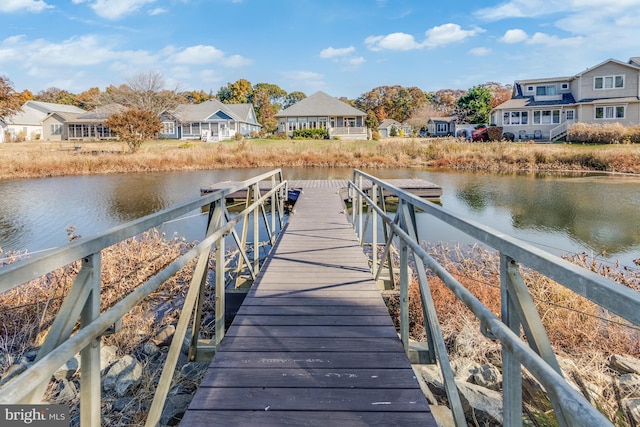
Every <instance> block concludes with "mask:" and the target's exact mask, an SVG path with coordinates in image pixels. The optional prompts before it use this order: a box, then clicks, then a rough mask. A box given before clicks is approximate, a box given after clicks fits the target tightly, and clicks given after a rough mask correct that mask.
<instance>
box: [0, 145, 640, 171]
mask: <svg viewBox="0 0 640 427" xmlns="http://www.w3.org/2000/svg"><path fill="white" fill-rule="evenodd" d="M75 147H80V148H77V149H76V148H75ZM0 160H1V163H2V167H1V168H0V181H5V180H12V179H26V178H47V177H58V176H69V175H95V174H110V173H127V172H169V171H189V170H216V169H231V168H280V167H301V168H302V167H322V168H329V167H348V168H379V169H393V168H438V169H450V170H458V171H471V172H493V173H495V172H504V173H514V172H527V173H535V172H552V173H553V172H601V173H615V174H626V175H633V176H635V175H638V174H640V145H631V144H629V145H597V146H587V145H581V144H580V145H578V144H523V143H505V142H489V143H468V142H464V141H461V140H459V139H455V138H389V139H385V140H381V141H325V140H242V141H224V142H221V143H203V142H200V141H168V140H163V141H151V142H146V143H145V144H143V145H142V147H141V149H140V151H139V152H137V153H135V154H129V153H127V152H126V148H125V146H124V144H122V143H119V142H82V143H80V144H72V143H69V142H67V141H65V142H60V141H57V142H56V141H44V142H40V141H28V142H20V143H3V144H0Z"/></svg>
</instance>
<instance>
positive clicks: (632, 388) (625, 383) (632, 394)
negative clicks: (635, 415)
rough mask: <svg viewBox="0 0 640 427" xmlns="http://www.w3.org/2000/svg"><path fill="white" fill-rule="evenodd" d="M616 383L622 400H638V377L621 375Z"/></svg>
mask: <svg viewBox="0 0 640 427" xmlns="http://www.w3.org/2000/svg"><path fill="white" fill-rule="evenodd" d="M616 382H617V384H618V388H619V390H620V397H621V398H622V399H629V398H640V375H637V374H622V375H620V377H619V378H617V379H616Z"/></svg>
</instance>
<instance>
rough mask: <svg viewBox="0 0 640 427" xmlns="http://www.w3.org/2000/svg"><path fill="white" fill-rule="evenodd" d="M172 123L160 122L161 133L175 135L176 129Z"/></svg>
mask: <svg viewBox="0 0 640 427" xmlns="http://www.w3.org/2000/svg"><path fill="white" fill-rule="evenodd" d="M175 126H176V125H175V123H174V122H162V132H161V133H163V134H166V135H172V134H174V133H176V127H175Z"/></svg>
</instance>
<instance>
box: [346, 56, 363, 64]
mask: <svg viewBox="0 0 640 427" xmlns="http://www.w3.org/2000/svg"><path fill="white" fill-rule="evenodd" d="M347 62H348V63H349V65H361V64H364V63H365V62H367V61H366V59H364V58H363V57H362V56H356V57H355V58H350V59H349V60H348V61H347Z"/></svg>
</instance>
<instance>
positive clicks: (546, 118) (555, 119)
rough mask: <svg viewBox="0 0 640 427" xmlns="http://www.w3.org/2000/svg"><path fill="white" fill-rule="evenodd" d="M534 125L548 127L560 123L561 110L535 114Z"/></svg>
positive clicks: (543, 111)
mask: <svg viewBox="0 0 640 427" xmlns="http://www.w3.org/2000/svg"><path fill="white" fill-rule="evenodd" d="M533 123H534V124H537V125H539V124H542V125H548V124H551V123H554V124H557V123H560V110H538V111H534V112H533Z"/></svg>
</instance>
